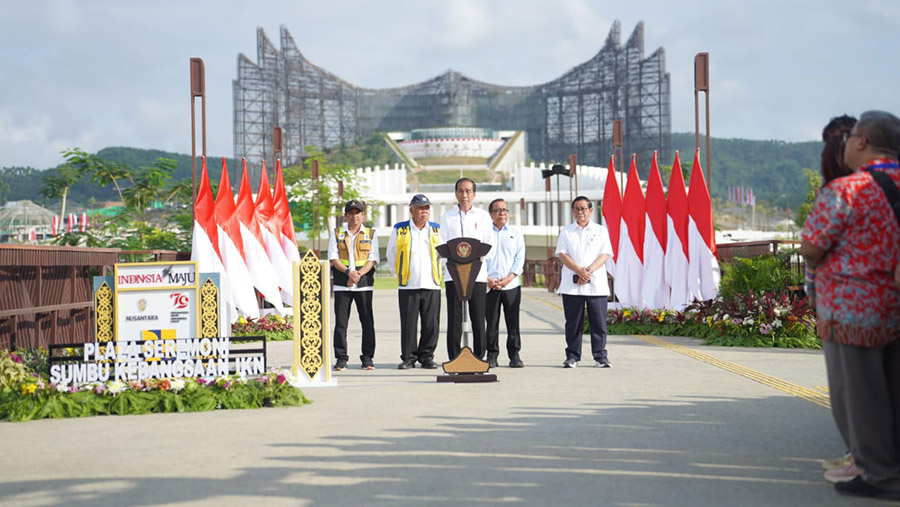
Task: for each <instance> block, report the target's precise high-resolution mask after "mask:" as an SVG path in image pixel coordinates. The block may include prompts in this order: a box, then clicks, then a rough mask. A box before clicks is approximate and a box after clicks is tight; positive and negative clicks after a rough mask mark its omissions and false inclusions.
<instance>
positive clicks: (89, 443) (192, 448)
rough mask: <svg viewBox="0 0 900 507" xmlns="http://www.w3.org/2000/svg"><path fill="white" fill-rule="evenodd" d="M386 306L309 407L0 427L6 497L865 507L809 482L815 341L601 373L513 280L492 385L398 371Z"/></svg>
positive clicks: (815, 466) (821, 436) (385, 293)
mask: <svg viewBox="0 0 900 507" xmlns="http://www.w3.org/2000/svg"><path fill="white" fill-rule="evenodd" d="M396 304H397V303H396V293H395V291H391V290H380V291H376V293H375V314H376V318H375V322H376V326H377V340H378V341H377V351H376V355H375V364H376V370H375V371H363V370H361V369H360V365H359V360H358V355H359V346H360V336H361V334H360V332H359V327H358V323H354V319H355V318H356V313H355V311H354V312H353V313H352V314H351V327H350V332H349V342H350V356H351V361H350V369H349V370H347V371H344V372H338V373H335V375H334V376H335V378H336V379H337V381H338V385H337V386H336V387H319V388H307V389H305V390H304V392H305V394H306V395H307V397H308V398H310V399H311V400H312V402H313V403H312V404H310V405H306V406H304V407H298V408H279V409H263V410H225V411H216V412H205V413H194V414H161V415H145V416H120V417H93V418H87V419H69V420H43V421H35V422H28V423H0V443H2V452H0V504H2V505H47V504H61V503H62V504H66V505H85V506H88V505H90V506H94V505H150V504H222V505H244V504H251V503H265V504H271V505H281V504H284V505H400V506H404V505H410V506H412V505H452V504H462V505H729V506H732V505H754V506H755V505H856V504H870V503H876V502H868V501H865V500H859V499H848V498H843V497H838V496H837V495H836V494H835V493H834V492H833V490H832V487H831V485H829V484H827V483H825V482H824V481H823V479H822V470H821V467H820V465H819V460H820V459H821V458H826V457H834V456H837V455H840V454H842V453H843V451H844V449H843V446H842V444H841V443H840V438H839V437H838V434H837V431H836V430H835V427H834V423H833V422H832V419H831V414H830V411H829V410H828V409H827V408H826V407H827V404H828V398H827V391H826V388H825V386H826V380H825V366H824V361H823V358H822V355H821V352H820V351H805V350H799V351H797V350H769V349H766V350H760V349H733V348H722V347H707V346H704V345H702V343H701V342H700V341H699V340H695V339H690V338H664V339H658V338H652V337H635V336H611V337H610V338H609V343H608V349H609V357H610V360H611V362H612V364H613V367H612V368H611V369H601V368H595V367H593V366H592V361H587V360H585V361H583V362H582V363H581V364H580V365H579V367H578V368H576V369H563V368H562V367H561V365H562V361H563V359H564V358H565V356H564V353H563V349H564V347H565V340H564V337H563V325H564V322H563V316H562V308H561V301H560V300H559V298H558V297H557V296H555V295H553V294H549V293H547V292H545V291H543V290H539V289H523V300H522V329H523V333H522V359H523V360H524V361H525V365H526V367H525V368H522V369H510V368H508V367H506V364H507V362H508V359H507V358H506V357H505V351H504V352H503V353H502V355H501V358H500V367H499V368H496V369H493V370H492V372H493V373H496V374H497V376H498V378H499V381H498V382H495V383H486V384H459V385H455V384H448V383H438V382H436V381H435V376H436V375H437V374H438V373H440V370H423V369H420V368H417V369H415V370H407V371H399V370H397V368H396V366H397V364H398V363H399V362H400V357H399V356H400V346H399V319H398V318H397V315H398V312H397V308H396ZM442 317H443V316H442ZM442 329H445V327H444V325H443V322H442ZM444 338H445V337H444V335H443V334H442V335H441V337H440V342H439V346H438V354H437V357H436V358H435V359H436V360H438V361H444V360H446V359H447V357H446V343H445V339H444ZM504 340H505V335H503V328H502V324H501V344H502V343H503V341H504ZM501 348H502V345H501ZM269 350H270V352H269V364H270V366H271V365H283V366H285V367H287V366H288V365H289V363H290V360H291V357H292V344H291V343H289V342H279V343H273V344H270V348H269ZM583 357H584V358H590V340H589V339H588V340H586V342H585V349H584V354H583Z"/></svg>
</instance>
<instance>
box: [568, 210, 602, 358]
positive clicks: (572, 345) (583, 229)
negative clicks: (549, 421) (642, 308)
mask: <svg viewBox="0 0 900 507" xmlns="http://www.w3.org/2000/svg"><path fill="white" fill-rule="evenodd" d="M593 209H594V205H593V203H591V200H590V199H588V198H587V197H585V196H583V195H580V196H578V197H576V198H575V200H574V201H572V218H574V219H575V221H574V222H572V223H571V224H569V225H567V226H565V227H563V228H562V230H561V231H560V232H559V239H558V240H557V243H556V256H557V257H559V260H560V261H562V264H563V268H562V276H561V277H560V283H559V289H557V290H556V293H557V294H561V295H562V298H563V311H564V312H565V315H566V360H565V361H564V362H563V368H575V367H577V366H578V362H579V361H581V340H582V338H581V334H582V332H581V330H582V327H583V326H584V309H585V306H587V314H588V323H589V324H590V327H591V353H592V355H593V356H594V366H598V367H600V368H609V367H611V366H612V364H611V363H610V362H609V358H608V357H607V353H606V305H607V299H608V298H609V283H608V282H607V281H606V261H607V260H608V259H609V258H610V257H612V253H613V250H612V243H611V242H610V241H609V231H608V230H607V229H606V227H604V226H602V225H600V224H598V223H593V222H591V212H592V211H593Z"/></svg>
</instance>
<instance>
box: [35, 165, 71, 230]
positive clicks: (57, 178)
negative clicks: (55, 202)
mask: <svg viewBox="0 0 900 507" xmlns="http://www.w3.org/2000/svg"><path fill="white" fill-rule="evenodd" d="M80 179H81V172H80V171H79V170H78V169H77V168H75V167H73V166H72V165H71V164H68V163H65V164H60V165H59V166H57V167H56V169H54V170H53V172H51V173H49V174H47V176H45V177H44V186H43V188H41V195H43V196H44V197H46V198H48V199H62V209H61V210H60V212H59V216H61V217H65V216H66V195H68V193H69V188H70V187H71V186H72V185H74V184H75V183H76V182H77V181H78V180H80Z"/></svg>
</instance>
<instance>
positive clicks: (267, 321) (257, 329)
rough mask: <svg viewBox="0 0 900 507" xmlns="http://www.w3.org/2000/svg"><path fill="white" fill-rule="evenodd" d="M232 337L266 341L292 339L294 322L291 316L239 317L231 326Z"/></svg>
mask: <svg viewBox="0 0 900 507" xmlns="http://www.w3.org/2000/svg"><path fill="white" fill-rule="evenodd" d="M231 335H232V336H265V337H266V341H270V342H273V341H285V340H293V339H294V322H293V318H292V317H291V316H287V317H282V316H280V315H277V314H274V313H272V314H269V315H264V316H262V317H260V318H259V319H252V318H250V319H248V318H246V317H239V318H238V320H237V322H235V323H234V324H232V326H231Z"/></svg>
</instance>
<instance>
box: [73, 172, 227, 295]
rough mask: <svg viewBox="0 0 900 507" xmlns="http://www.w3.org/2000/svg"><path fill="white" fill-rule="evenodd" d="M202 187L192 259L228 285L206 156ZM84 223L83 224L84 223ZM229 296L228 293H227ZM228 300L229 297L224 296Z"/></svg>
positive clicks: (199, 196)
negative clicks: (217, 274)
mask: <svg viewBox="0 0 900 507" xmlns="http://www.w3.org/2000/svg"><path fill="white" fill-rule="evenodd" d="M200 166H201V168H200V188H198V189H197V200H196V201H195V202H194V229H193V233H192V235H191V260H192V261H195V262H196V263H197V269H198V270H199V272H200V273H219V276H220V277H221V278H220V280H222V283H221V285H222V287H227V286H228V284H227V282H226V275H225V266H223V265H222V259H221V258H220V256H219V234H218V229H217V228H216V203H215V201H213V197H212V189H211V188H210V186H209V174H208V173H207V172H206V157H201V164H200ZM82 225H83V224H82ZM226 296H227V294H226ZM222 300H223V301H224V302H228V300H229V298H228V297H224V298H222Z"/></svg>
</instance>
